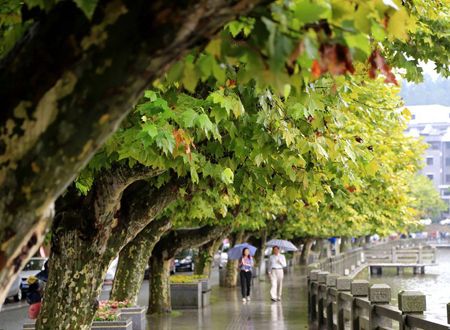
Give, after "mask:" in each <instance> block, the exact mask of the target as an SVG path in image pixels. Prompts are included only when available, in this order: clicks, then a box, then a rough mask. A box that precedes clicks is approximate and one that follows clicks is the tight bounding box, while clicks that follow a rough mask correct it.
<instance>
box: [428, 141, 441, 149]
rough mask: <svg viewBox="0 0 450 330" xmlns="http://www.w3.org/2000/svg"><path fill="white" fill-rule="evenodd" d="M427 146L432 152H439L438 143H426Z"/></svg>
mask: <svg viewBox="0 0 450 330" xmlns="http://www.w3.org/2000/svg"><path fill="white" fill-rule="evenodd" d="M428 144H429V145H430V146H431V149H433V150H439V145H440V143H439V142H428Z"/></svg>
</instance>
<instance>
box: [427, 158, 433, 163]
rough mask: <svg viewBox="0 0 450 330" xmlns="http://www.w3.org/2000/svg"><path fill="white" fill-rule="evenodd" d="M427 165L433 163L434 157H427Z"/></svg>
mask: <svg viewBox="0 0 450 330" xmlns="http://www.w3.org/2000/svg"><path fill="white" fill-rule="evenodd" d="M427 165H433V157H427Z"/></svg>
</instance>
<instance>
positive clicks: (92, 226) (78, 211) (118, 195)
mask: <svg viewBox="0 0 450 330" xmlns="http://www.w3.org/2000/svg"><path fill="white" fill-rule="evenodd" d="M141 170H142V172H141ZM147 171H149V172H147ZM132 173H133V174H134V175H131V174H132ZM158 173H160V171H155V170H153V171H151V170H149V169H147V168H141V167H138V168H133V169H130V168H127V167H123V168H122V167H118V168H116V167H113V168H112V169H111V170H108V171H106V172H104V173H103V174H101V175H99V177H98V179H97V180H96V182H95V183H94V187H93V189H92V190H91V192H90V193H89V194H88V196H79V195H78V194H77V192H76V191H75V190H74V189H71V190H69V192H68V193H66V194H65V195H64V198H61V199H59V200H58V204H57V209H58V210H59V211H58V212H57V214H56V217H55V221H54V223H53V226H52V254H51V256H50V262H49V279H48V288H51V289H48V290H45V295H44V300H43V305H42V310H41V312H40V314H39V318H38V320H37V322H36V329H38V330H41V329H52V330H53V329H89V327H90V324H91V322H92V319H93V316H94V313H95V307H96V304H95V299H96V297H97V296H98V294H99V292H100V289H101V285H102V283H103V279H104V276H105V273H106V271H107V269H108V265H109V264H110V263H111V261H112V260H113V259H114V258H115V257H116V256H117V255H118V254H119V252H120V250H121V249H122V248H123V247H124V246H125V245H126V244H127V243H128V242H129V241H131V240H132V239H133V238H134V237H135V236H136V235H137V234H138V233H139V232H140V231H141V230H142V229H143V228H145V226H146V225H147V224H148V223H150V222H151V221H152V220H153V219H154V218H155V217H156V216H157V215H158V214H160V212H161V211H162V210H163V209H164V208H165V207H167V205H168V204H169V203H170V202H172V201H173V200H175V199H176V197H177V191H178V189H177V187H178V183H177V182H169V183H167V184H166V185H165V186H163V187H162V188H160V189H152V188H151V187H150V185H149V184H148V183H143V182H141V181H140V182H137V181H139V180H140V179H143V178H147V177H149V176H152V175H157V174H158ZM141 183H142V184H141ZM127 188H128V189H129V190H128V189H127ZM125 189H127V190H125ZM121 200H126V203H125V205H123V207H122V208H121V207H120V206H121V204H120V201H121ZM119 210H120V212H119Z"/></svg>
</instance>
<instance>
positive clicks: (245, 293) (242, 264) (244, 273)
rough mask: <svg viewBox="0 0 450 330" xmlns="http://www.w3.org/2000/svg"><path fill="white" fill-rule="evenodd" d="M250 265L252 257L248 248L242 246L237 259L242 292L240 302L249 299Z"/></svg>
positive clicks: (251, 264) (251, 265)
mask: <svg viewBox="0 0 450 330" xmlns="http://www.w3.org/2000/svg"><path fill="white" fill-rule="evenodd" d="M252 267H253V258H252V256H251V255H250V250H249V249H248V248H244V249H243V250H242V257H241V259H240V260H239V269H240V270H241V271H240V273H239V276H240V279H241V293H242V302H244V303H245V302H248V301H250V287H251V284H252Z"/></svg>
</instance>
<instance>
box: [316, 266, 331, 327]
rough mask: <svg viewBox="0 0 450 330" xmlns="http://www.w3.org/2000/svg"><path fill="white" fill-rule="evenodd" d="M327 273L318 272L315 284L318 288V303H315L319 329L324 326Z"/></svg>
mask: <svg viewBox="0 0 450 330" xmlns="http://www.w3.org/2000/svg"><path fill="white" fill-rule="evenodd" d="M328 274H329V272H323V271H322V272H319V273H317V283H318V286H319V289H318V303H317V309H318V315H317V316H318V320H319V328H320V327H322V326H324V325H325V315H324V308H325V303H326V300H327V287H326V282H327V276H328Z"/></svg>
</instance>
